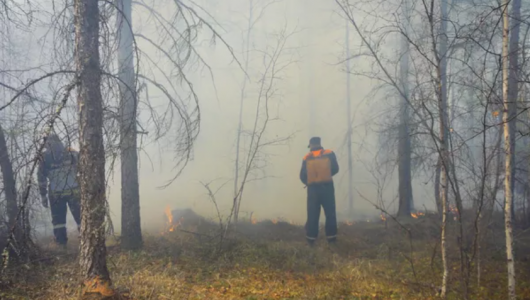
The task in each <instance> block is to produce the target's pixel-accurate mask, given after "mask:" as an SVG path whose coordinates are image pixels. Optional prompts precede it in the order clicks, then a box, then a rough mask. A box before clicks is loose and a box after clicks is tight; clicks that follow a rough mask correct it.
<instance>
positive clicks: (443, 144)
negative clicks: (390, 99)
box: [430, 0, 450, 298]
mask: <svg viewBox="0 0 530 300" xmlns="http://www.w3.org/2000/svg"><path fill="white" fill-rule="evenodd" d="M447 1H448V0H441V1H440V17H441V18H440V19H441V20H440V22H441V28H440V49H439V50H437V49H436V42H435V37H434V36H435V33H434V30H435V29H434V24H433V22H430V26H431V34H432V39H433V41H432V42H433V47H434V49H433V52H434V55H435V58H436V62H437V63H436V72H437V76H436V79H435V80H436V84H437V98H438V114H439V118H440V120H439V124H440V132H439V137H438V143H439V152H438V153H439V155H440V162H441V173H440V200H441V204H442V230H441V243H440V244H441V253H442V264H443V275H442V288H441V297H443V298H445V297H446V293H447V280H448V276H449V266H448V262H447V244H446V235H447V232H446V225H447V206H448V202H447V201H448V198H447V194H448V191H449V189H448V187H449V186H448V184H447V183H448V182H447V177H448V168H449V166H450V165H449V151H448V150H449V149H448V144H447V139H448V135H449V130H448V129H449V127H448V118H447V21H448V20H447V9H448V7H447ZM431 16H432V14H431ZM437 51H439V52H438V53H437Z"/></svg>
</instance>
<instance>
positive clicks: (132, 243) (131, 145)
mask: <svg viewBox="0 0 530 300" xmlns="http://www.w3.org/2000/svg"><path fill="white" fill-rule="evenodd" d="M117 7H118V12H117V14H118V17H117V27H118V34H119V37H118V41H119V42H118V68H119V74H118V76H119V79H120V152H121V232H122V234H121V246H122V248H124V249H129V250H133V249H138V248H141V247H142V228H141V224H140V192H139V189H140V188H139V184H138V152H137V140H136V138H137V136H136V133H137V132H136V115H137V97H136V84H135V74H134V62H133V58H134V54H133V53H134V52H133V32H132V17H131V11H132V1H131V0H119V1H118V5H117Z"/></svg>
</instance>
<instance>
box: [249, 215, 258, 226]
mask: <svg viewBox="0 0 530 300" xmlns="http://www.w3.org/2000/svg"><path fill="white" fill-rule="evenodd" d="M250 223H252V224H257V223H258V220H256V217H254V215H252V216H251V217H250Z"/></svg>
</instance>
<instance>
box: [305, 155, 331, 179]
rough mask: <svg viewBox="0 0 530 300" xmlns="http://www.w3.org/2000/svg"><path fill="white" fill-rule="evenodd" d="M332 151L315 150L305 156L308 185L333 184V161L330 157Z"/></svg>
mask: <svg viewBox="0 0 530 300" xmlns="http://www.w3.org/2000/svg"><path fill="white" fill-rule="evenodd" d="M331 153H333V151H331V150H324V149H320V150H315V151H311V152H309V153H308V154H306V156H304V161H305V162H306V170H307V185H310V184H313V183H324V182H332V181H333V178H332V176H331V160H330V158H329V155H330V154H331Z"/></svg>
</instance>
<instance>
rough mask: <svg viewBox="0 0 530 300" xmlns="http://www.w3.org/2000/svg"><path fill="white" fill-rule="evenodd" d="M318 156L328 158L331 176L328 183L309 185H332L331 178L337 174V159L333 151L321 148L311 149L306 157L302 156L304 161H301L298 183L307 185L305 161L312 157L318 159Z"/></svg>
mask: <svg viewBox="0 0 530 300" xmlns="http://www.w3.org/2000/svg"><path fill="white" fill-rule="evenodd" d="M319 156H327V157H328V158H329V162H330V165H329V168H330V171H331V174H330V175H331V176H330V178H329V181H325V182H315V183H310V185H315V184H325V183H332V182H333V181H332V179H331V177H332V176H335V174H337V173H338V172H339V164H338V162H337V157H336V155H335V153H334V152H333V151H331V150H324V148H322V147H318V148H314V149H311V151H310V152H309V153H308V154H307V155H306V156H304V160H303V161H302V168H301V170H300V181H302V183H303V184H305V185H308V183H307V182H308V178H307V161H308V160H309V159H311V158H312V157H319Z"/></svg>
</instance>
